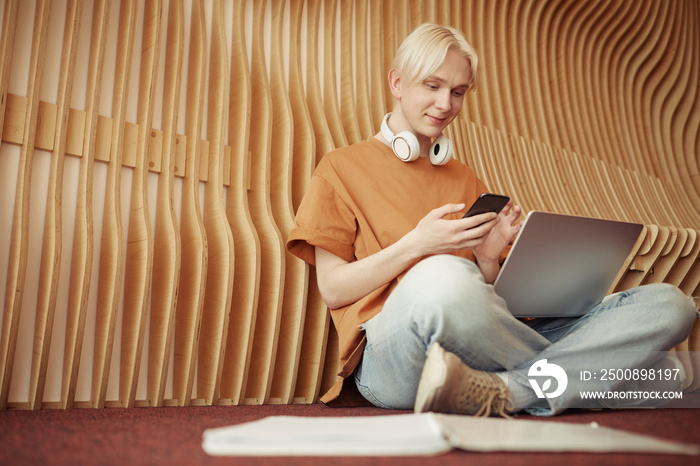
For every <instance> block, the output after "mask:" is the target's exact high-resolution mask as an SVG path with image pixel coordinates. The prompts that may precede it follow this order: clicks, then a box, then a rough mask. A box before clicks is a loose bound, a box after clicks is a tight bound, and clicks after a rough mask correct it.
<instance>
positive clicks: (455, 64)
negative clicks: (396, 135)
mask: <svg viewBox="0 0 700 466" xmlns="http://www.w3.org/2000/svg"><path fill="white" fill-rule="evenodd" d="M470 78H471V66H470V64H469V61H468V60H467V59H466V58H464V57H463V56H461V55H459V54H458V53H457V52H455V51H453V50H452V49H450V50H448V51H447V55H446V56H445V61H444V62H443V63H442V65H440V67H439V68H438V69H437V70H435V72H434V73H433V74H432V75H430V76H428V78H426V79H424V80H423V81H421V82H417V83H407V82H403V83H401V84H400V99H399V101H400V106H401V110H402V114H403V116H404V118H405V121H403V122H400V126H404V125H405V126H406V127H404V128H396V130H397V131H399V130H405V129H408V130H410V131H411V132H413V134H415V135H416V136H417V137H418V138H419V140H421V139H425V138H435V137H437V136H439V135H440V133H442V131H443V130H444V129H445V128H446V127H447V125H449V124H450V123H451V122H452V120H454V118H455V117H456V116H457V115H458V114H459V112H460V110H461V109H462V103H463V102H464V95H465V93H466V92H467V88H468V87H469V80H470ZM401 123H402V124H401Z"/></svg>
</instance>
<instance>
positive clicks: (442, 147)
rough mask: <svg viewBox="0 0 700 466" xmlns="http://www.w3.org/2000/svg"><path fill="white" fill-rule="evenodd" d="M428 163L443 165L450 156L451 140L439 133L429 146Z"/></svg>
mask: <svg viewBox="0 0 700 466" xmlns="http://www.w3.org/2000/svg"><path fill="white" fill-rule="evenodd" d="M429 155H430V163H432V164H433V165H445V164H446V163H447V162H449V161H450V159H451V158H452V141H450V139H449V138H448V137H447V136H445V135H443V134H441V135H440V136H438V138H437V139H435V141H434V142H433V145H432V146H431V147H430V154H429Z"/></svg>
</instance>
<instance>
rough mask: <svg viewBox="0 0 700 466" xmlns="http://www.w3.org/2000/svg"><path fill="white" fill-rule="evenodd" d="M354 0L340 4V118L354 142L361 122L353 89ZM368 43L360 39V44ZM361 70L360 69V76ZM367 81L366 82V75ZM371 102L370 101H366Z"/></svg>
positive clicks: (358, 134) (345, 132)
mask: <svg viewBox="0 0 700 466" xmlns="http://www.w3.org/2000/svg"><path fill="white" fill-rule="evenodd" d="M353 6H354V2H351V1H349V0H341V4H340V37H341V40H340V57H339V59H340V108H339V112H340V120H341V122H342V126H343V132H344V134H345V138H346V142H347V143H348V144H353V143H355V142H359V141H360V140H361V139H362V138H361V136H360V124H359V121H358V117H357V111H356V102H357V101H356V99H355V91H354V89H353V87H354V86H353V83H354V81H355V80H354V79H353V74H354V73H353V56H354V55H353V50H352V49H353V42H354V41H353V34H352V32H353V28H352V26H353V23H352V19H353V18H352V14H353ZM363 45H365V46H366V44H365V43H364V42H363V41H360V44H359V46H360V47H362V46H363ZM360 73H361V71H360V70H358V76H359V75H360ZM364 78H365V82H366V76H365V77H364ZM364 103H365V104H369V102H364Z"/></svg>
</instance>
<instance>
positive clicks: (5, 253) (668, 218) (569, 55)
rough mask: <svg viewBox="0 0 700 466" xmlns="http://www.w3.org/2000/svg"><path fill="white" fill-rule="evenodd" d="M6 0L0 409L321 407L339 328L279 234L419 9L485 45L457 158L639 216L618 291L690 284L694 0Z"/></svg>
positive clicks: (570, 198)
mask: <svg viewBox="0 0 700 466" xmlns="http://www.w3.org/2000/svg"><path fill="white" fill-rule="evenodd" d="M0 5H1V8H2V29H0V58H1V60H0V131H1V133H0V140H1V146H0V218H2V220H1V221H0V294H2V295H3V296H4V306H3V313H2V321H1V322H0V329H1V333H0V409H7V408H12V409H18V408H19V409H40V408H70V407H115V406H160V405H191V404H198V405H205V404H261V403H310V402H314V401H315V400H317V398H318V396H319V393H321V392H323V391H324V390H325V388H326V387H327V386H329V384H331V383H332V382H333V381H334V378H335V364H336V354H337V353H336V340H335V338H336V336H335V334H334V332H333V330H332V328H331V326H330V325H329V320H328V313H327V309H326V307H325V305H324V304H323V302H322V301H321V299H320V297H319V294H318V291H317V289H316V287H315V275H314V274H315V271H314V269H313V268H309V267H307V266H306V265H305V264H303V263H302V262H301V261H299V260H296V259H295V258H293V257H290V256H289V255H288V254H286V252H285V250H284V247H283V244H284V239H285V238H286V235H287V233H288V232H289V230H290V228H291V225H292V221H293V216H294V211H295V209H296V207H297V206H298V204H299V202H300V199H301V197H302V195H303V193H304V190H305V186H306V182H307V181H308V179H309V177H310V175H311V172H312V171H313V168H314V166H315V164H316V163H317V161H318V160H319V159H320V158H321V157H322V156H323V155H324V154H325V153H326V152H328V151H329V150H331V149H332V148H334V147H339V146H343V145H346V144H350V143H354V142H357V141H360V140H362V139H364V138H367V137H369V136H371V135H372V134H374V133H375V132H376V131H377V129H378V125H379V122H380V121H381V118H382V116H383V115H384V113H385V112H386V111H387V110H388V109H389V108H390V107H391V104H392V102H391V98H390V94H389V92H388V91H387V88H386V73H387V71H388V66H389V63H390V60H391V57H392V55H393V52H394V50H395V49H396V47H397V45H398V44H399V43H400V41H401V40H402V39H403V37H405V36H406V35H407V34H408V32H409V31H410V30H411V29H412V28H414V27H415V26H417V25H418V24H420V23H422V22H424V21H433V22H440V23H445V24H451V25H453V26H456V27H458V28H460V29H462V30H464V31H465V33H466V35H467V37H468V39H469V40H470V41H471V42H472V43H473V44H474V46H475V47H476V49H477V51H478V53H479V55H480V65H479V67H480V69H479V72H480V81H479V87H478V90H477V92H476V93H473V94H470V95H469V96H468V97H467V102H466V105H465V107H464V110H463V113H462V115H461V116H460V118H459V119H458V120H457V121H456V122H455V123H454V124H453V125H452V127H451V128H450V130H449V135H450V136H451V137H452V138H453V140H454V141H455V143H456V146H457V148H458V150H457V156H458V157H459V158H460V159H462V160H463V161H465V162H466V163H468V164H469V165H471V166H472V167H474V168H475V169H476V171H477V172H478V173H479V174H480V175H481V176H482V177H483V178H484V179H485V180H487V182H488V184H489V185H490V186H491V188H492V190H494V191H497V192H503V193H508V194H510V195H511V196H513V197H514V198H515V199H516V200H517V201H518V202H519V203H520V204H522V205H523V206H524V208H525V209H526V210H532V209H539V210H548V211H555V212H565V213H572V214H578V215H590V216H596V217H604V218H618V219H624V220H633V221H638V222H642V223H644V224H645V225H646V228H645V230H644V234H643V235H642V237H641V238H640V240H639V242H638V244H637V247H636V248H635V251H634V253H633V254H632V255H631V256H630V258H629V261H628V264H627V266H626V267H625V268H624V269H623V271H621V273H620V275H619V277H618V280H617V282H616V284H615V286H614V287H613V289H625V288H629V287H631V286H635V285H639V284H643V283H652V282H662V281H663V282H669V283H674V284H676V285H677V286H679V287H681V288H682V289H683V290H684V291H685V292H686V293H688V294H695V295H697V294H698V293H700V289H699V286H700V285H699V284H700V260H699V255H700V239H699V238H698V233H700V161H699V159H698V153H699V150H698V149H700V96H699V95H698V92H699V91H700V72H699V66H700V65H699V64H700V62H699V61H698V58H697V57H698V56H700V6H699V3H698V1H697V0H675V1H671V2H661V1H655V0H642V1H640V0H591V1H587V2H580V1H575V0H520V1H517V0H471V1H461V0H454V1H449V0H426V1H408V0H406V1H399V0H397V1H389V0H384V1H381V0H356V1H350V0H340V1H338V0H306V1H304V0H268V1H266V0H247V1H243V0H241V1H236V0H233V1H228V0H226V1H225V0H187V1H185V0H171V1H161V0H138V1H137V0H121V1H118V0H111V1H110V0H95V1H94V2H82V1H80V0H54V1H49V0H35V1H33V2H32V1H27V2H25V1H22V2H20V1H19V0H4V1H0ZM678 349H694V350H697V349H698V331H697V329H696V332H695V333H694V334H693V335H692V336H691V338H689V340H688V341H686V342H685V343H683V344H682V345H680V346H679V348H678ZM679 354H680V353H679ZM687 359H688V358H687V357H686V360H687ZM688 362H689V364H693V362H692V361H688ZM694 365H695V368H696V370H695V372H696V373H697V370H698V368H700V362H699V361H696V362H695V364H694ZM689 367H690V366H689ZM692 383H693V385H694V386H696V387H697V386H699V385H700V377H696V378H695V379H694V380H693V382H692Z"/></svg>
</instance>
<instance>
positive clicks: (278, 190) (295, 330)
mask: <svg viewBox="0 0 700 466" xmlns="http://www.w3.org/2000/svg"><path fill="white" fill-rule="evenodd" d="M285 5H286V2H284V1H276V2H273V4H272V20H271V29H272V43H271V57H270V95H271V97H272V101H271V103H272V109H273V110H272V130H273V132H274V135H275V137H274V138H272V143H271V147H270V154H271V160H270V201H271V206H272V214H273V216H274V220H275V224H276V225H277V228H279V231H280V236H281V239H286V238H288V237H289V234H290V232H291V231H292V228H293V227H294V209H293V206H292V182H293V170H292V168H293V163H292V157H293V154H294V141H293V138H294V131H293V129H292V126H293V121H292V109H291V104H290V100H289V93H288V91H287V73H286V71H285V63H284V62H285V58H284V51H285V47H284V44H285V43H287V41H288V39H287V37H285V36H283V32H284V28H283V25H284V8H285ZM282 254H284V256H285V260H284V269H283V273H284V282H283V283H284V284H283V287H282V289H281V292H282V296H283V299H282V307H281V310H280V312H281V315H280V320H279V323H278V325H277V329H278V332H279V336H278V343H277V350H276V354H275V355H274V356H273V357H274V358H275V365H274V372H273V373H272V374H271V382H270V385H271V386H270V395H269V402H270V403H282V404H289V403H291V401H292V398H293V396H294V389H295V386H296V381H297V372H298V370H299V355H300V353H301V344H302V341H301V337H302V333H303V330H304V320H305V312H304V311H305V308H306V298H307V293H306V289H307V287H308V277H309V276H308V267H307V266H306V264H304V263H303V262H302V261H300V260H298V258H296V257H295V256H294V255H293V254H291V253H290V252H287V251H284V249H283V252H282Z"/></svg>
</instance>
